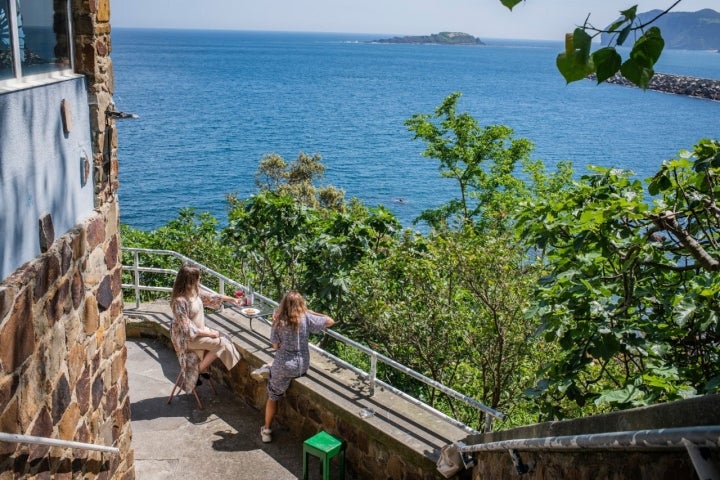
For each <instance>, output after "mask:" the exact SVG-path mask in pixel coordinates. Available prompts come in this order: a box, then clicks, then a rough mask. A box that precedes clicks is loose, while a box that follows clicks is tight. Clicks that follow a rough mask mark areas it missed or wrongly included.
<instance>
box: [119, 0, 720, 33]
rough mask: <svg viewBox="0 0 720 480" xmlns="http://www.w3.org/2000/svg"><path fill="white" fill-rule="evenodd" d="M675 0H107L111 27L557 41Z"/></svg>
mask: <svg viewBox="0 0 720 480" xmlns="http://www.w3.org/2000/svg"><path fill="white" fill-rule="evenodd" d="M674 1H675V0H634V1H633V0H595V1H590V0H525V1H523V2H521V3H520V4H518V5H517V6H515V8H513V10H512V12H511V11H509V10H508V9H507V8H506V7H504V6H503V5H502V3H501V2H500V0H111V7H110V8H111V23H112V26H113V27H126V28H133V27H134V28H192V29H222V30H266V31H291V32H334V33H345V32H346V33H371V34H386V35H428V34H431V33H437V32H443V31H453V32H465V33H469V34H471V35H474V36H476V37H479V38H480V39H483V38H516V39H538V40H562V39H563V38H564V35H565V33H567V32H572V31H573V29H574V28H575V27H576V26H578V25H580V24H582V23H583V22H584V21H585V19H586V17H587V16H588V14H590V23H592V24H593V25H595V26H596V27H605V26H607V25H608V24H610V23H611V22H612V21H614V20H615V19H616V18H618V16H619V12H620V11H621V10H625V9H627V8H629V7H631V6H633V5H636V4H637V5H638V12H646V11H648V10H653V9H663V10H664V9H666V8H668V7H670V6H671V5H672V4H673V3H674ZM703 8H713V9H715V10H718V9H720V2H718V0H682V1H681V2H680V3H679V5H678V6H677V7H675V9H674V10H673V11H696V10H700V9H703Z"/></svg>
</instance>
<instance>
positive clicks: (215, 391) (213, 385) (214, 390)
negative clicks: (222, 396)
mask: <svg viewBox="0 0 720 480" xmlns="http://www.w3.org/2000/svg"><path fill="white" fill-rule="evenodd" d="M208 382H210V386H211V387H212V389H213V392H214V393H215V395H217V390H216V389H215V382H213V379H212V377H210V378H208Z"/></svg>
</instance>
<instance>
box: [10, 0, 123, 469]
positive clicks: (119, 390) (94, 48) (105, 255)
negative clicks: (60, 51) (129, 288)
mask: <svg viewBox="0 0 720 480" xmlns="http://www.w3.org/2000/svg"><path fill="white" fill-rule="evenodd" d="M61 3H64V2H61ZM71 5H72V7H71V8H72V19H73V26H74V52H75V71H76V72H77V73H80V74H83V75H85V77H86V79H87V88H88V104H89V107H90V118H89V119H85V118H81V119H75V123H78V124H79V123H80V122H85V121H88V122H89V124H90V130H91V136H92V149H93V151H92V157H93V165H94V168H93V179H94V185H95V209H94V211H93V212H92V213H91V214H90V215H89V216H88V217H87V218H85V219H83V220H81V221H80V223H79V224H78V225H76V226H75V227H74V228H72V229H71V230H70V231H69V232H66V233H64V234H63V235H61V236H60V237H59V238H57V239H55V238H54V235H53V234H52V233H51V234H49V236H48V237H47V238H44V239H42V240H41V243H45V244H46V248H47V249H46V250H45V251H44V253H43V254H42V255H40V256H38V257H36V258H35V259H32V260H30V261H29V262H27V263H26V264H25V265H23V266H21V267H20V268H19V269H18V270H16V271H15V272H14V273H13V274H11V275H10V276H9V277H8V278H6V279H5V280H3V281H2V284H0V345H1V346H2V347H1V349H0V432H3V433H14V434H23V435H33V436H40V437H50V438H55V439H62V440H72V441H78V442H84V443H92V444H97V445H105V446H114V447H118V448H119V449H120V454H119V455H116V454H112V453H100V452H94V451H87V450H82V449H68V448H61V447H46V446H40V445H28V444H15V443H9V442H0V480H5V479H10V478H13V479H15V478H23V479H34V478H55V479H62V478H67V479H69V478H83V479H91V480H92V479H109V478H112V479H123V480H125V479H127V480H129V479H133V478H134V477H135V472H134V457H133V451H132V449H131V436H132V435H131V430H130V398H129V394H128V377H127V370H126V367H125V360H126V357H127V351H126V349H125V325H124V319H123V315H122V307H123V305H122V294H121V269H122V265H121V262H120V244H121V242H120V236H119V206H118V203H117V194H116V189H117V186H118V181H117V179H118V176H117V168H118V162H117V157H116V150H117V134H116V133H115V129H114V121H112V120H110V121H108V120H107V119H106V115H105V112H106V110H107V108H108V106H109V105H110V104H111V102H112V94H113V91H114V84H113V73H112V62H111V60H110V57H109V54H110V47H111V43H110V23H109V20H110V5H109V0H72V2H71ZM38 88H42V87H38ZM5 120H7V119H2V120H0V121H5ZM10 120H11V119H10ZM48 153H49V154H51V152H48ZM43 240H44V241H43ZM28 241H37V239H28Z"/></svg>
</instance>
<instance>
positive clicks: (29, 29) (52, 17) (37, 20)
mask: <svg viewBox="0 0 720 480" xmlns="http://www.w3.org/2000/svg"><path fill="white" fill-rule="evenodd" d="M19 1H20V8H19V10H18V11H19V17H20V19H19V20H18V21H19V22H22V25H20V24H19V25H18V32H19V35H20V46H21V52H20V53H21V63H22V75H23V76H26V75H33V74H36V73H45V72H52V71H56V70H64V69H67V68H70V50H69V45H68V28H67V9H66V7H67V2H66V0H19Z"/></svg>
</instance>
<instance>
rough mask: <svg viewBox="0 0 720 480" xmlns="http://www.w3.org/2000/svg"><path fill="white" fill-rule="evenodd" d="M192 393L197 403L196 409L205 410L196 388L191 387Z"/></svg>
mask: <svg viewBox="0 0 720 480" xmlns="http://www.w3.org/2000/svg"><path fill="white" fill-rule="evenodd" d="M193 395H195V401H196V402H197V404H198V409H200V410H205V408H203V404H202V402H201V401H200V397H198V394H197V388H193Z"/></svg>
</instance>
